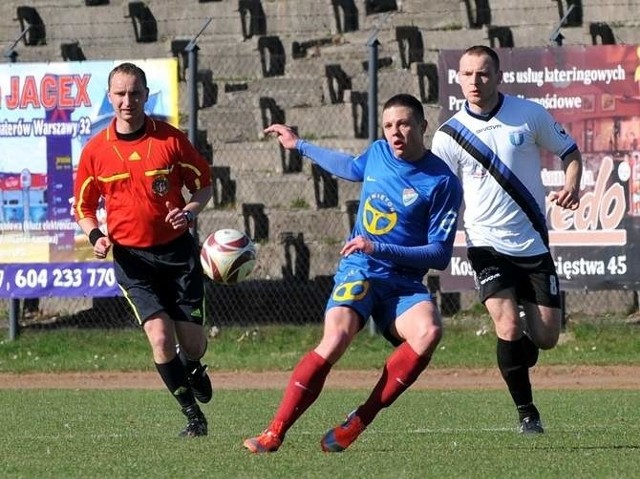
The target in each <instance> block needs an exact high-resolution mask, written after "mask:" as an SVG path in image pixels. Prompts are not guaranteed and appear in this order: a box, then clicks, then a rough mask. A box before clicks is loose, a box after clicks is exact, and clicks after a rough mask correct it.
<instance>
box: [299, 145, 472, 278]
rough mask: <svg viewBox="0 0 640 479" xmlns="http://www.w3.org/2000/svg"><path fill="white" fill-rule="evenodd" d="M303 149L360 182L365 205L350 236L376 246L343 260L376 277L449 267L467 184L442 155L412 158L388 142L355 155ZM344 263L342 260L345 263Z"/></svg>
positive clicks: (420, 274) (332, 170)
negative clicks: (402, 156)
mask: <svg viewBox="0 0 640 479" xmlns="http://www.w3.org/2000/svg"><path fill="white" fill-rule="evenodd" d="M299 149H300V150H301V151H302V152H303V154H305V155H306V156H310V157H311V158H312V159H313V160H314V161H316V162H317V163H318V164H319V165H320V166H322V167H324V168H325V169H327V170H328V171H329V172H330V173H333V174H335V175H336V176H339V177H341V178H344V179H347V180H351V181H361V182H362V190H361V193H360V205H359V207H358V212H357V217H356V221H355V225H354V228H353V231H352V232H351V236H350V238H354V237H356V236H363V237H364V238H366V239H368V240H370V241H372V242H373V244H374V252H373V253H372V254H370V255H369V254H365V253H355V254H351V255H349V256H347V257H345V258H343V260H342V261H343V263H344V262H347V263H351V264H353V265H354V266H356V267H359V268H361V269H362V268H364V269H366V270H367V271H368V273H369V275H371V276H378V277H389V276H390V275H393V274H405V275H410V276H412V277H420V278H422V277H423V276H424V275H425V274H426V273H427V270H428V269H430V268H434V269H440V270H442V269H444V268H446V266H447V265H448V263H449V260H450V259H451V253H452V248H453V241H454V237H455V232H456V224H457V219H458V209H459V207H460V203H461V201H462V187H461V185H460V182H459V180H458V178H457V177H456V175H455V174H454V173H453V172H452V171H451V169H450V168H449V167H448V166H447V165H446V164H445V163H444V162H443V161H442V160H441V159H440V158H438V157H437V156H435V155H433V154H432V153H431V152H429V151H427V152H425V155H424V156H423V158H422V159H420V160H418V161H415V162H409V161H405V160H402V159H400V158H397V157H395V156H394V155H393V152H392V151H391V148H390V147H389V145H388V143H387V142H386V141H385V140H378V141H376V142H374V143H372V144H371V145H370V146H369V148H367V149H366V150H365V151H364V152H363V153H362V154H360V155H359V156H356V157H347V156H346V155H344V156H343V157H342V158H339V159H338V160H339V161H325V160H336V158H333V159H328V158H326V156H327V153H328V152H327V151H326V150H324V149H322V148H318V147H313V146H311V145H310V144H308V143H306V142H301V144H300V146H299ZM344 266H345V265H344V264H342V265H341V267H344Z"/></svg>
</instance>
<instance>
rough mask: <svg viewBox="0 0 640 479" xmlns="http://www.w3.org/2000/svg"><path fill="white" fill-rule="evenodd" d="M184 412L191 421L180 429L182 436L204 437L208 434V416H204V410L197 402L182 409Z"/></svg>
mask: <svg viewBox="0 0 640 479" xmlns="http://www.w3.org/2000/svg"><path fill="white" fill-rule="evenodd" d="M182 414H184V415H185V416H187V419H188V420H189V422H188V423H187V426H186V427H185V428H184V429H183V430H182V431H180V434H178V436H180V437H202V436H206V435H207V434H208V432H209V431H208V429H207V418H206V417H204V414H202V411H201V410H200V408H199V407H198V405H197V404H194V405H193V406H189V407H186V408H183V409H182Z"/></svg>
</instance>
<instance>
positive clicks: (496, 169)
mask: <svg viewBox="0 0 640 479" xmlns="http://www.w3.org/2000/svg"><path fill="white" fill-rule="evenodd" d="M539 147H544V148H545V149H547V150H549V151H550V152H552V153H554V154H556V155H557V156H559V157H560V158H564V157H565V156H566V155H567V154H569V153H570V152H572V151H574V150H575V149H576V148H577V146H576V143H575V141H574V140H573V139H572V138H571V137H570V136H569V135H568V134H567V133H566V132H565V130H564V128H562V126H561V125H560V124H559V123H558V122H556V121H555V120H554V119H553V117H552V116H551V114H550V113H549V112H548V111H547V110H545V109H544V108H543V107H542V106H541V105H538V104H537V103H535V102H532V101H529V100H524V99H521V98H517V97H514V96H509V95H502V94H501V95H500V102H499V103H498V105H497V106H496V108H495V109H494V110H493V111H492V112H491V113H490V114H488V115H486V116H480V115H477V114H474V113H473V112H471V111H470V110H469V109H468V107H467V104H466V102H465V107H464V108H463V109H462V110H460V111H459V112H457V113H456V114H455V115H454V116H453V117H451V118H450V119H449V120H447V121H446V122H445V123H443V125H442V126H441V127H440V128H439V129H438V131H437V132H436V133H435V135H434V137H433V144H432V147H431V150H432V151H433V153H435V154H436V155H437V156H439V157H440V158H442V159H443V160H444V161H445V162H446V163H447V164H448V165H449V167H450V168H451V169H452V170H453V171H454V172H456V173H457V174H458V175H459V176H460V178H461V180H462V187H463V190H464V200H465V213H464V226H465V230H466V236H467V246H490V247H493V248H495V250H496V251H498V252H500V253H503V254H507V255H511V256H535V255H538V254H543V253H545V252H548V251H549V239H548V230H547V224H546V218H545V190H544V186H543V184H542V179H541V176H540V172H541V159H540V152H539Z"/></svg>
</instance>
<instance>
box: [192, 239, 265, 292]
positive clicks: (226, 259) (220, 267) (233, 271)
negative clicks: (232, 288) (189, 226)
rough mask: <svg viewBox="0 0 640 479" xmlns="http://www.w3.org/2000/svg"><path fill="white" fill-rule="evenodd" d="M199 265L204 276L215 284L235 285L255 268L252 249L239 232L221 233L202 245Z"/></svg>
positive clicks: (254, 249) (254, 255)
mask: <svg viewBox="0 0 640 479" xmlns="http://www.w3.org/2000/svg"><path fill="white" fill-rule="evenodd" d="M200 262H201V263H202V268H203V269H204V273H205V274H206V275H207V276H208V277H209V278H211V279H212V280H213V281H215V282H216V283H222V284H235V283H239V282H240V281H244V280H245V279H246V278H247V277H248V276H249V275H250V274H251V272H252V271H253V269H254V268H255V265H256V247H255V245H254V244H253V241H251V238H249V237H248V236H247V235H246V234H245V233H243V232H242V231H238V230H235V229H232V228H225V229H221V230H218V231H216V232H214V233H211V234H210V235H209V236H207V239H205V240H204V243H202V249H201V250H200Z"/></svg>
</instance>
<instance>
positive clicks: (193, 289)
mask: <svg viewBox="0 0 640 479" xmlns="http://www.w3.org/2000/svg"><path fill="white" fill-rule="evenodd" d="M113 266H114V272H115V277H116V281H117V282H118V285H119V286H120V289H122V291H123V293H124V295H125V298H126V299H127V301H128V302H129V304H130V305H131V307H132V308H133V313H134V314H135V316H136V319H137V320H138V322H139V323H140V324H142V323H143V322H144V321H145V320H147V319H148V318H149V317H151V316H152V315H154V314H156V313H159V312H160V311H166V313H167V314H168V315H169V317H170V318H171V319H173V320H174V321H187V322H192V323H198V324H204V278H203V273H202V265H201V264H200V250H199V248H198V244H197V242H196V241H195V239H194V238H193V237H192V236H191V235H190V234H189V233H185V234H184V235H182V236H180V237H179V238H177V239H175V240H173V241H172V242H170V243H167V244H164V245H159V246H152V247H149V248H130V247H126V246H120V245H117V244H114V245H113Z"/></svg>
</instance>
